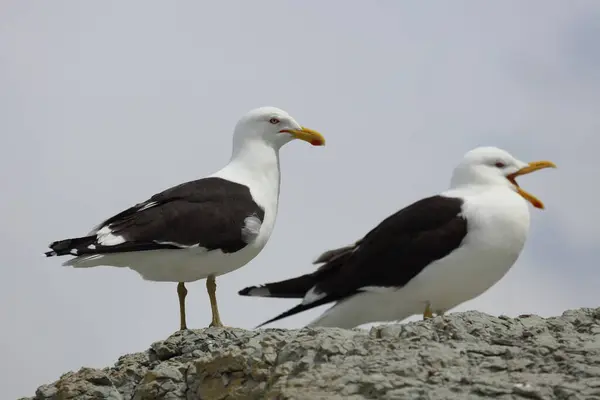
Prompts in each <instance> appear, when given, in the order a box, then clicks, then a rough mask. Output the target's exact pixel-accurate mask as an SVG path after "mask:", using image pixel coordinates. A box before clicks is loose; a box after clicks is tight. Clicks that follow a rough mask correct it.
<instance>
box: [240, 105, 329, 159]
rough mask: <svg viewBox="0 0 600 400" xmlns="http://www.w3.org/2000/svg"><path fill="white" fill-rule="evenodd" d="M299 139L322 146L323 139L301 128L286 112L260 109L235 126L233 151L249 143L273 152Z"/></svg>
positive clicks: (241, 119) (309, 130)
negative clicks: (264, 146) (268, 147)
mask: <svg viewBox="0 0 600 400" xmlns="http://www.w3.org/2000/svg"><path fill="white" fill-rule="evenodd" d="M294 139H300V140H304V141H306V142H309V143H310V144H312V145H313V146H323V145H324V144H325V138H323V136H322V135H321V134H320V133H319V132H317V131H313V130H312V129H309V128H306V127H303V126H301V125H300V124H299V123H298V122H296V120H295V119H294V118H292V117H291V116H290V115H289V114H288V113H287V112H285V111H283V110H281V109H279V108H275V107H260V108H255V109H254V110H251V111H249V112H248V113H246V114H245V115H244V116H242V118H240V120H239V121H238V123H237V124H236V126H235V130H234V134H233V148H234V151H235V150H236V149H238V148H241V147H244V146H246V145H248V144H251V143H256V142H260V143H264V144H267V145H268V146H270V147H273V148H274V149H275V150H279V149H280V148H281V146H283V145H284V144H286V143H288V142H290V141H292V140H294Z"/></svg>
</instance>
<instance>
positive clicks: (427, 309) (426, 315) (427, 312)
mask: <svg viewBox="0 0 600 400" xmlns="http://www.w3.org/2000/svg"><path fill="white" fill-rule="evenodd" d="M430 318H433V313H432V312H431V306H430V305H429V303H427V306H426V307H425V311H424V312H423V319H430Z"/></svg>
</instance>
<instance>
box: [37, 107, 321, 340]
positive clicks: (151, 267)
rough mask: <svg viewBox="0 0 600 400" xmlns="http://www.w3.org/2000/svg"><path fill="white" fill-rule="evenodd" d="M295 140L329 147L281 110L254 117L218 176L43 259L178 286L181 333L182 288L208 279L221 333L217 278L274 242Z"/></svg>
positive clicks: (62, 243) (141, 206)
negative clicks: (119, 270)
mask: <svg viewBox="0 0 600 400" xmlns="http://www.w3.org/2000/svg"><path fill="white" fill-rule="evenodd" d="M294 139H300V140H303V141H306V142H309V143H310V144H312V145H314V146H322V145H324V144H325V139H324V138H323V136H322V135H321V134H320V133H319V132H317V131H314V130H312V129H309V128H306V127H303V126H301V125H300V124H299V123H298V122H296V120H295V119H294V118H292V117H291V116H290V115H289V114H288V113H287V112H285V111H283V110H281V109H279V108H275V107H261V108H257V109H254V110H251V111H249V112H248V113H247V114H245V115H243V116H242V118H241V119H240V120H239V121H238V122H237V124H236V126H235V129H234V132H233V146H232V155H231V159H230V161H229V163H228V164H227V165H226V166H225V167H223V168H222V169H221V170H219V171H217V172H216V173H214V174H212V175H209V176H207V177H205V178H201V179H198V180H193V181H190V182H185V183H182V184H180V185H177V186H174V187H171V188H169V189H166V190H164V191H162V192H160V193H157V194H154V195H153V196H152V197H150V198H149V199H147V200H145V201H143V202H141V203H138V204H135V205H134V206H132V207H130V208H127V209H126V210H123V211H122V212H120V213H118V214H116V215H114V216H112V217H110V218H108V219H106V220H105V221H103V222H101V223H100V224H98V225H97V226H95V227H94V228H93V229H92V231H91V232H90V233H88V234H87V235H85V236H81V237H75V238H70V239H64V240H58V241H55V242H52V243H50V245H49V247H50V249H51V250H50V251H48V252H46V253H45V254H46V256H47V257H53V256H67V255H70V256H75V257H74V258H71V259H69V260H67V261H66V262H64V263H63V265H64V266H71V267H74V268H89V267H96V266H112V267H128V268H130V269H132V270H134V271H136V272H137V273H138V274H139V275H140V276H141V277H142V278H143V279H144V280H148V281H155V282H178V285H177V294H178V297H179V310H180V329H181V330H184V329H187V323H186V313H185V297H186V295H187V289H186V287H185V282H194V281H196V280H199V279H206V289H207V291H208V295H209V298H210V304H211V310H212V322H211V324H210V326H217V327H223V323H222V322H221V318H220V316H219V310H218V307H217V299H216V277H217V276H219V275H222V274H226V273H228V272H232V271H234V270H236V269H238V268H240V267H242V266H244V265H245V264H247V263H248V262H250V260H252V259H253V258H254V257H256V256H257V255H258V254H259V253H260V251H261V250H262V249H263V248H264V246H265V245H266V243H267V241H268V240H269V237H270V236H271V232H272V231H273V228H274V225H275V219H276V217H277V207H278V200H279V184H280V171H279V150H280V148H281V147H282V146H283V145H285V144H286V143H288V142H290V141H292V140H294Z"/></svg>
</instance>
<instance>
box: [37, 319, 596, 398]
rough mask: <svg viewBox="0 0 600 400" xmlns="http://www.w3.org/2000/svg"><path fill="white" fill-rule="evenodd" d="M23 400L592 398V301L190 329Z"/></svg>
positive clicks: (69, 375)
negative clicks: (570, 306) (371, 323)
mask: <svg viewBox="0 0 600 400" xmlns="http://www.w3.org/2000/svg"><path fill="white" fill-rule="evenodd" d="M31 399H35V400H50V399H52V400H59V399H60V400H67V399H80V400H91V399H110V400H122V399H123V400H125V399H126V400H130V399H132V400H150V399H168V400H179V399H186V400H192V399H210V400H212V399H214V400H225V399H298V400H301V399H311V400H318V399H349V400H354V399H356V400H358V399H390V400H391V399H569V400H575V399H599V400H600V308H596V309H590V308H586V309H579V310H572V311H566V312H565V313H563V315H562V316H560V317H554V318H547V319H544V318H541V317H538V316H535V315H522V316H520V317H518V318H514V319H513V318H508V317H503V316H501V317H499V318H496V317H492V316H489V315H486V314H482V313H479V312H474V311H471V312H466V313H455V314H449V315H446V316H444V317H436V318H434V319H431V320H426V321H418V322H411V323H406V324H395V325H383V326H378V327H375V328H372V329H371V330H370V331H366V330H359V329H356V330H343V329H329V328H328V329H323V328H319V329H300V330H281V329H266V330H256V331H246V330H241V329H219V328H207V329H201V330H189V331H183V332H177V333H175V334H173V335H172V336H170V337H169V338H167V339H166V340H164V341H161V342H157V343H154V344H152V346H151V347H150V349H148V350H147V351H146V352H144V353H137V354H129V355H125V356H123V357H121V358H120V359H119V360H118V362H117V363H116V364H115V365H114V366H113V367H110V368H106V369H103V370H99V369H91V368H82V369H81V370H79V371H78V372H69V373H67V374H65V375H63V376H62V377H60V379H59V380H58V381H56V382H54V383H52V384H49V385H43V386H41V387H40V388H38V390H37V391H36V393H35V397H32V398H31Z"/></svg>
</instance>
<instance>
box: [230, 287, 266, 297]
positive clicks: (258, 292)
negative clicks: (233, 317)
mask: <svg viewBox="0 0 600 400" xmlns="http://www.w3.org/2000/svg"><path fill="white" fill-rule="evenodd" d="M238 294H239V295H240V296H256V297H269V296H270V295H271V292H269V289H267V288H266V287H264V286H248V287H246V288H243V289H242V290H240V291H239V292H238Z"/></svg>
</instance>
